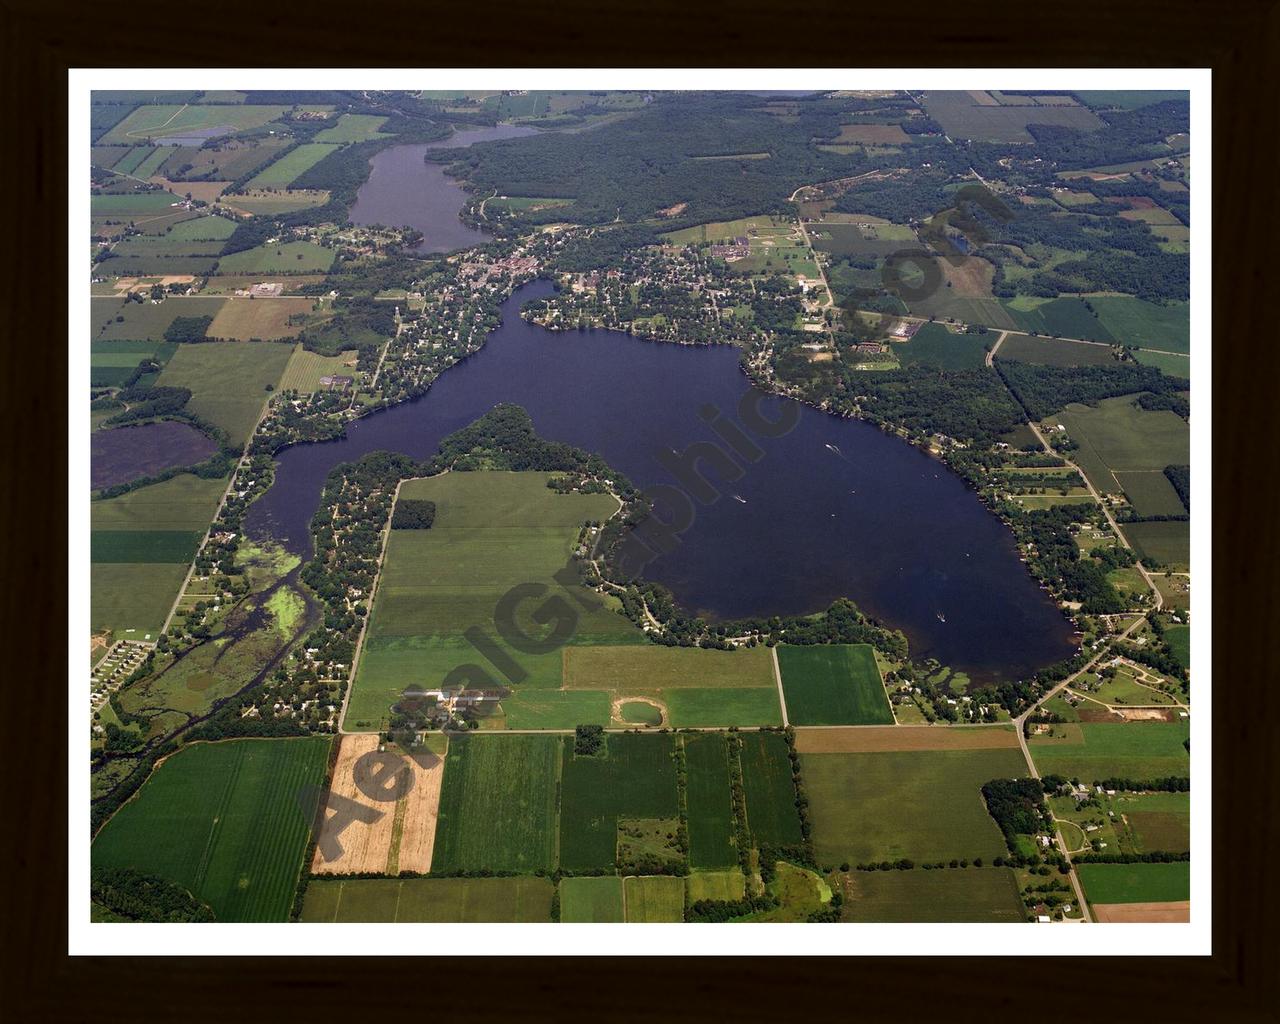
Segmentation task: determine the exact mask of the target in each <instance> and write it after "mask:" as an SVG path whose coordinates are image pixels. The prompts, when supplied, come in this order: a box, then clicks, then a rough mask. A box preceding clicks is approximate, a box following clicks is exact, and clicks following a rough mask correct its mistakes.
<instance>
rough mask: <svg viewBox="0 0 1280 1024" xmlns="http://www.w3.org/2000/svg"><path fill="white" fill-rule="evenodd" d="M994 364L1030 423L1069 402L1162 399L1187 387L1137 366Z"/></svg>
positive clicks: (1151, 369)
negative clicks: (1145, 394) (1122, 397)
mask: <svg viewBox="0 0 1280 1024" xmlns="http://www.w3.org/2000/svg"><path fill="white" fill-rule="evenodd" d="M995 365H996V370H997V371H998V372H999V374H1000V376H1001V377H1003V378H1004V382H1005V383H1006V384H1008V385H1009V390H1010V391H1012V392H1013V393H1014V395H1015V396H1017V399H1018V401H1019V402H1021V403H1022V407H1023V408H1024V409H1025V410H1026V412H1027V416H1028V417H1030V418H1031V419H1032V420H1042V419H1044V418H1045V417H1046V416H1049V415H1051V414H1052V413H1055V412H1057V411H1058V410H1059V409H1061V408H1063V407H1065V406H1067V405H1069V404H1071V403H1072V402H1082V403H1085V404H1094V403H1097V402H1099V401H1101V400H1102V399H1104V398H1115V397H1116V396H1118V395H1132V394H1136V393H1138V392H1140V391H1146V392H1150V393H1151V394H1152V395H1158V396H1163V395H1167V394H1171V393H1173V392H1177V391H1185V390H1186V388H1187V382H1186V381H1185V380H1182V379H1180V378H1178V377H1170V376H1167V375H1166V374H1164V373H1161V372H1160V371H1159V370H1157V369H1156V368H1155V367H1152V366H1139V365H1138V364H1137V363H1110V364H1106V365H1102V366H1039V365H1037V364H1035V363H1021V362H1011V361H1009V360H1005V359H1000V358H999V357H998V356H997V357H996V361H995ZM1170 404H1172V403H1170ZM1166 407H1168V406H1166Z"/></svg>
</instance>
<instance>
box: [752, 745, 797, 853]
mask: <svg viewBox="0 0 1280 1024" xmlns="http://www.w3.org/2000/svg"><path fill="white" fill-rule="evenodd" d="M741 738H742V752H741V759H742V788H743V790H744V792H745V794H746V800H747V827H748V828H749V829H750V830H751V835H752V838H753V839H754V840H755V841H756V843H758V844H759V843H763V844H767V845H770V846H789V845H792V844H794V843H799V842H800V841H801V838H802V837H801V834H800V812H799V811H798V810H797V809H796V789H795V783H794V782H793V781H792V778H791V760H790V758H789V757H788V753H787V741H786V738H785V737H784V736H783V735H782V734H781V733H776V732H753V733H744V734H743V735H742V737H741Z"/></svg>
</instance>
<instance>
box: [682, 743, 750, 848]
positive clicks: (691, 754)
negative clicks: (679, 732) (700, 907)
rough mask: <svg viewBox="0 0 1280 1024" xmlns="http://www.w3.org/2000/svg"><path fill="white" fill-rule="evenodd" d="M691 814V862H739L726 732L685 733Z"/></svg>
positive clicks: (688, 806) (687, 782)
mask: <svg viewBox="0 0 1280 1024" xmlns="http://www.w3.org/2000/svg"><path fill="white" fill-rule="evenodd" d="M683 743H684V756H685V767H686V774H687V780H686V782H685V802H686V805H687V809H688V818H689V825H688V828H689V864H690V865H691V866H692V867H694V868H721V867H730V866H732V865H735V864H737V863H738V852H737V849H736V848H735V846H734V842H733V799H732V793H731V792H730V787H729V753H728V749H729V748H728V741H727V739H726V737H725V735H724V734H723V733H715V732H712V733H691V734H689V735H687V736H685V737H684V739H683Z"/></svg>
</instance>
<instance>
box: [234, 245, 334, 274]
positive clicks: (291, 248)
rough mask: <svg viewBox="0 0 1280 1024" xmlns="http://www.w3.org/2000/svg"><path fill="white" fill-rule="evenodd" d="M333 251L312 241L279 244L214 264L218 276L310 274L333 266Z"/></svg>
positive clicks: (243, 253) (246, 251) (235, 255)
mask: <svg viewBox="0 0 1280 1024" xmlns="http://www.w3.org/2000/svg"><path fill="white" fill-rule="evenodd" d="M334 255H335V253H334V251H333V250H332V249H326V248H325V247H324V246H322V245H316V244H315V243H314V242H279V243H277V244H275V245H260V246H258V247H257V248H256V249H246V250H244V251H243V252H233V253H230V254H228V255H226V256H223V257H222V258H221V259H220V260H219V261H218V273H220V274H314V273H315V272H316V271H323V270H328V269H329V268H330V267H331V266H333V259H334Z"/></svg>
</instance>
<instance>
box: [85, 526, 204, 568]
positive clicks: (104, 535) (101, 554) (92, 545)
mask: <svg viewBox="0 0 1280 1024" xmlns="http://www.w3.org/2000/svg"><path fill="white" fill-rule="evenodd" d="M203 536H204V531H203V530H94V531H93V533H92V534H91V535H90V540H89V558H90V560H91V561H92V562H93V563H94V564H95V565H101V564H104V563H111V562H115V563H120V562H177V563H181V564H182V565H186V564H187V563H188V562H190V561H191V559H193V558H194V557H195V554H196V548H197V547H199V545H200V538H201V537H203Z"/></svg>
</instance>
